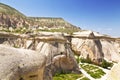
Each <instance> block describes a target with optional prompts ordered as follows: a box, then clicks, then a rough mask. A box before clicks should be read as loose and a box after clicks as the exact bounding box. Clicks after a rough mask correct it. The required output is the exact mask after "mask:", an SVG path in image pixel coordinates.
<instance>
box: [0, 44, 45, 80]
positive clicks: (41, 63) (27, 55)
mask: <svg viewBox="0 0 120 80" xmlns="http://www.w3.org/2000/svg"><path fill="white" fill-rule="evenodd" d="M45 64H46V56H45V55H42V54H38V53H37V52H35V51H32V50H25V49H16V48H12V47H7V46H4V45H0V80H43V73H44V68H45Z"/></svg>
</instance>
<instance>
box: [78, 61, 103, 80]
mask: <svg viewBox="0 0 120 80" xmlns="http://www.w3.org/2000/svg"><path fill="white" fill-rule="evenodd" d="M80 66H81V68H83V69H84V70H85V71H86V72H87V73H88V74H90V76H91V77H93V78H95V79H96V78H101V77H102V76H103V75H105V72H104V71H103V70H102V69H100V68H99V67H97V66H94V65H91V64H85V63H83V64H80Z"/></svg>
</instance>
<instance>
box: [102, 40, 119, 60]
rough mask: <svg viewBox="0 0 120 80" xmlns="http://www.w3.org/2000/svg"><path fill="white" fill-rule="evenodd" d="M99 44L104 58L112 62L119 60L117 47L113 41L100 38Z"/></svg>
mask: <svg viewBox="0 0 120 80" xmlns="http://www.w3.org/2000/svg"><path fill="white" fill-rule="evenodd" d="M101 44H102V51H103V53H104V59H105V60H107V61H114V62H119V61H120V54H119V48H117V47H116V46H115V42H113V41H109V40H101Z"/></svg>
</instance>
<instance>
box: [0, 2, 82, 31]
mask: <svg viewBox="0 0 120 80" xmlns="http://www.w3.org/2000/svg"><path fill="white" fill-rule="evenodd" d="M10 27H11V28H12V29H13V28H14V29H15V28H27V29H30V30H33V29H42V30H46V29H47V30H48V28H49V29H50V28H51V29H62V30H64V29H68V31H69V30H73V31H78V30H80V28H78V27H76V26H74V25H72V24H70V23H68V22H66V21H65V20H64V19H62V18H52V17H27V16H25V15H24V14H22V13H20V12H19V11H17V10H16V9H14V8H12V7H10V6H8V5H5V4H2V3H0V30H2V29H3V28H8V29H9V28H10Z"/></svg>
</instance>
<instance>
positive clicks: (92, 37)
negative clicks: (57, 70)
mask: <svg viewBox="0 0 120 80" xmlns="http://www.w3.org/2000/svg"><path fill="white" fill-rule="evenodd" d="M72 37H73V38H72V40H71V43H72V48H73V50H74V51H75V52H76V53H77V54H79V55H80V56H82V57H84V58H90V59H91V60H92V61H93V62H98V63H100V62H101V60H102V59H105V60H107V61H115V62H118V61H119V58H120V55H119V52H118V48H116V46H115V45H114V44H115V42H114V41H115V39H114V38H111V37H109V36H105V35H101V34H99V33H96V32H92V31H82V32H76V33H74V34H73V35H72Z"/></svg>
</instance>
